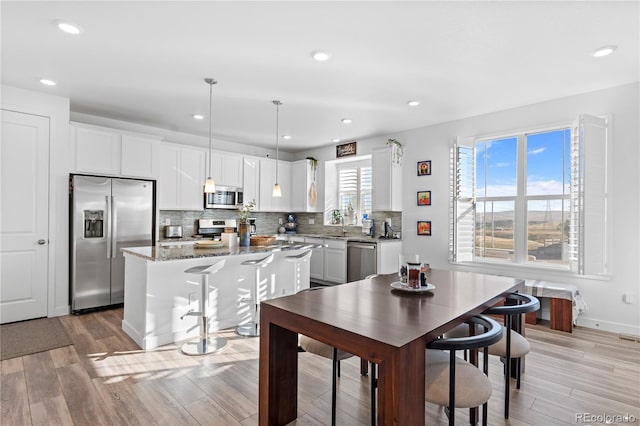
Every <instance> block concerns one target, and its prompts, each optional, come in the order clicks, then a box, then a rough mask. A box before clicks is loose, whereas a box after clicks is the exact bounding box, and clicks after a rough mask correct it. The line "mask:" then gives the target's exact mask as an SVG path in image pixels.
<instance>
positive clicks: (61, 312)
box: [49, 305, 71, 317]
mask: <svg viewBox="0 0 640 426" xmlns="http://www.w3.org/2000/svg"><path fill="white" fill-rule="evenodd" d="M70 312H71V306H70V305H65V306H56V307H55V309H54V311H53V314H51V315H49V317H62V316H65V315H69V313H70Z"/></svg>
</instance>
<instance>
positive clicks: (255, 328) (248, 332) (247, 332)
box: [236, 253, 274, 337]
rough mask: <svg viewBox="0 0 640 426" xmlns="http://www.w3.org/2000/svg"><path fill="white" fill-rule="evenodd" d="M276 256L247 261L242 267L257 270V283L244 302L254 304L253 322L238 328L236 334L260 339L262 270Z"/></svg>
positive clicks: (271, 255)
mask: <svg viewBox="0 0 640 426" xmlns="http://www.w3.org/2000/svg"><path fill="white" fill-rule="evenodd" d="M273 257H274V254H273V253H271V254H270V255H269V256H267V257H263V258H262V259H253V260H245V261H244V262H242V263H241V264H240V265H242V266H251V267H253V268H254V269H255V272H256V274H255V279H256V282H255V283H254V286H253V287H252V288H251V296H250V297H249V298H248V299H243V300H242V302H252V303H253V312H252V313H251V322H249V323H248V324H244V325H241V326H239V327H238V328H236V333H237V334H239V335H240V336H245V337H258V336H260V315H259V309H260V268H264V267H265V266H267V265H268V264H269V263H271V261H272V260H273Z"/></svg>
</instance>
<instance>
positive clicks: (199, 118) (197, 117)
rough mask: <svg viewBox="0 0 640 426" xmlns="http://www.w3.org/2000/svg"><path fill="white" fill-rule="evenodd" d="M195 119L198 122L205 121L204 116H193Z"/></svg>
mask: <svg viewBox="0 0 640 426" xmlns="http://www.w3.org/2000/svg"><path fill="white" fill-rule="evenodd" d="M193 118H195V119H196V120H202V119H204V116H203V115H200V114H193Z"/></svg>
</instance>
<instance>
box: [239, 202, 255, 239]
mask: <svg viewBox="0 0 640 426" xmlns="http://www.w3.org/2000/svg"><path fill="white" fill-rule="evenodd" d="M255 206H256V200H251V201H250V202H248V203H246V204H243V205H242V207H240V208H239V209H238V212H239V216H240V218H239V220H238V238H239V240H240V242H239V244H240V246H241V247H249V245H250V244H251V240H250V239H249V237H250V236H251V226H250V224H249V213H251V211H252V210H253V208H254V207H255Z"/></svg>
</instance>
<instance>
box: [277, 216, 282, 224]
mask: <svg viewBox="0 0 640 426" xmlns="http://www.w3.org/2000/svg"><path fill="white" fill-rule="evenodd" d="M278 225H282V218H281V217H280V218H278Z"/></svg>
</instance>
